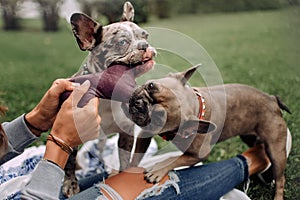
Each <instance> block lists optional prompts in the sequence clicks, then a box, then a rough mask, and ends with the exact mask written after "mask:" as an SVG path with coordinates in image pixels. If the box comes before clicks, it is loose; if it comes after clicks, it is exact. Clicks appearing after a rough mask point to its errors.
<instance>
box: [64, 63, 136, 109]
mask: <svg viewBox="0 0 300 200" xmlns="http://www.w3.org/2000/svg"><path fill="white" fill-rule="evenodd" d="M86 80H89V81H90V82H91V86H90V88H89V90H88V91H87V93H86V94H85V95H84V96H83V97H82V99H81V100H80V102H79V103H78V106H79V107H83V106H84V105H86V104H87V102H88V101H89V100H90V99H92V98H93V97H95V96H96V97H98V98H103V99H112V100H116V101H121V102H125V103H128V100H129V98H130V96H131V94H132V92H133V90H134V88H135V87H136V82H135V74H134V70H130V68H129V67H127V66H123V65H113V66H111V67H109V68H107V69H106V70H104V71H103V72H99V73H95V74H87V75H82V76H77V77H73V78H71V79H70V81H72V82H76V83H80V84H82V83H83V82H84V81H86ZM70 94H71V92H69V91H66V92H64V93H62V94H61V96H60V103H61V104H62V103H63V101H65V100H66V99H67V98H68V97H69V96H70Z"/></svg>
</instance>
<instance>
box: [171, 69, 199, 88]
mask: <svg viewBox="0 0 300 200" xmlns="http://www.w3.org/2000/svg"><path fill="white" fill-rule="evenodd" d="M201 65H202V64H198V65H195V66H193V67H191V68H189V69H187V70H186V71H184V72H179V73H175V74H174V73H170V74H169V76H172V77H175V78H177V79H179V80H180V82H181V83H182V85H185V84H186V83H187V82H188V80H189V79H190V78H191V76H192V75H193V74H194V72H195V71H196V69H197V68H198V67H200V66H201Z"/></svg>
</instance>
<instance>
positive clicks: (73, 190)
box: [62, 176, 80, 198]
mask: <svg viewBox="0 0 300 200" xmlns="http://www.w3.org/2000/svg"><path fill="white" fill-rule="evenodd" d="M79 192H80V188H79V185H78V181H77V178H76V177H75V176H74V178H69V179H65V180H64V183H63V186H62V193H63V194H64V195H65V196H66V197H67V198H70V197H71V196H73V195H75V194H77V193H79Z"/></svg>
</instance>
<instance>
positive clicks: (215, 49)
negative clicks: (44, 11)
mask: <svg viewBox="0 0 300 200" xmlns="http://www.w3.org/2000/svg"><path fill="white" fill-rule="evenodd" d="M95 2H96V1H95ZM104 2H105V1H104ZM112 2H114V3H116V2H118V3H119V4H120V7H119V8H118V9H116V10H117V12H120V10H122V7H121V6H122V4H123V1H116V2H115V1H112ZM184 2H185V3H184ZM197 2H198V3H197ZM224 2H226V3H224ZM254 2H256V3H254ZM270 2H272V3H270ZM0 3H1V1H0ZM83 3H84V1H83ZM85 3H86V2H85ZM108 3H109V2H108ZM193 3H194V4H193ZM195 3H196V4H195ZM119 4H118V5H119ZM82 5H83V4H82ZM107 5H109V4H107ZM115 5H117V4H115ZM133 5H134V6H135V9H136V12H140V13H139V15H137V17H138V16H142V15H143V12H141V11H144V12H145V13H146V20H145V19H143V18H142V17H141V19H139V17H138V18H137V19H138V20H139V22H140V25H141V26H142V27H163V28H169V29H172V30H176V31H179V32H181V33H184V34H186V35H188V36H189V37H191V38H193V39H194V40H195V41H197V42H198V43H199V44H201V45H202V46H203V47H204V48H205V49H206V51H207V52H208V54H209V55H210V56H211V57H212V59H213V60H214V62H215V63H216V65H217V67H218V69H219V71H220V73H221V75H222V78H223V81H224V83H244V84H248V85H251V86H254V87H256V88H258V89H260V90H263V91H265V92H267V93H270V94H274V95H279V96H280V97H281V98H282V100H283V101H284V102H285V104H287V105H288V107H289V108H290V110H291V111H292V115H289V114H287V113H285V112H284V113H283V116H284V118H285V120H286V121H287V124H288V127H289V128H290V130H291V133H292V136H293V148H292V152H291V154H290V156H289V159H288V165H287V169H286V173H285V174H286V186H285V198H286V199H290V200H292V199H300V167H299V165H300V147H299V145H300V127H299V124H300V114H299V110H300V102H299V100H300V89H299V87H300V7H299V6H298V5H299V1H296V0H294V1H292V0H290V1H284V0H276V1H275V0H274V1H267V0H265V1H247V0H236V1H234V0H227V1H216V0H208V1H193V0H189V1H180V2H179V1H176V2H175V1H168V0H162V1H155V0H152V1H151V0H148V1H142V2H141V1H137V0H136V1H133ZM86 6H88V5H86ZM160 6H162V8H160ZM163 6H165V7H163ZM115 7H116V6H115ZM115 7H114V8H115ZM104 8H106V9H108V8H110V7H107V6H106V7H105V6H104ZM104 8H103V7H102V8H99V10H98V11H102V15H101V13H99V15H97V16H96V18H97V19H98V21H102V22H108V21H111V20H109V18H108V16H107V15H104V13H105V12H104V11H103V9H104ZM138 8H140V10H138ZM85 9H86V12H89V10H88V8H85ZM101 9H102V10H101ZM163 11H164V12H163ZM2 12H3V11H2ZM116 16H117V14H116ZM2 18H3V17H2ZM112 19H114V18H112ZM145 21H146V22H145ZM18 24H19V25H20V28H18V29H17V31H5V30H3V29H2V30H0V80H1V81H0V91H1V94H0V98H1V104H2V105H5V106H7V107H8V108H9V111H8V112H7V114H6V116H5V117H4V118H1V121H4V120H6V121H7V120H8V121H9V120H12V119H14V118H15V117H17V116H19V115H21V114H22V113H25V112H28V111H30V109H32V108H33V107H34V106H35V105H36V104H37V103H38V102H39V100H40V99H41V97H42V96H43V94H44V93H45V92H46V90H47V89H48V88H49V87H50V85H51V83H52V82H53V81H54V80H55V79H57V78H65V77H69V76H71V75H72V74H74V73H75V72H76V71H77V70H78V69H79V67H80V66H81V64H82V62H83V61H84V58H85V57H86V55H87V52H82V51H80V50H79V48H78V46H77V44H76V41H75V39H74V37H73V35H72V33H71V30H70V25H69V24H68V22H67V21H66V20H65V19H63V18H59V20H58V26H57V29H56V30H47V31H46V32H45V31H44V30H45V28H44V26H43V21H42V20H41V19H39V18H33V19H20V18H18ZM0 26H1V27H4V22H1V23H0ZM150 37H151V36H150ZM156 60H157V61H158V62H160V63H162V62H164V63H168V64H169V65H171V66H174V67H176V69H177V70H183V69H186V68H187V66H186V65H183V66H182V65H180V64H178V63H176V59H175V60H174V59H172V58H171V56H169V55H165V54H163V53H160V54H159V55H158V56H157V58H156ZM191 85H199V83H198V82H197V80H196V79H192V80H191ZM270 134H271V133H270ZM41 143H43V139H42V140H41V141H40V142H37V143H35V144H37V145H38V144H41ZM164 145H165V143H164V142H161V141H160V147H162V146H164ZM245 149H246V147H245V145H244V144H243V143H242V142H241V141H240V140H239V139H238V138H233V139H230V140H228V141H226V142H223V143H220V144H218V145H217V146H216V147H215V148H214V149H213V152H212V155H211V156H210V158H209V162H210V161H217V160H221V159H226V158H230V157H233V156H235V155H236V154H238V153H241V152H242V151H244V150H245ZM273 192H274V187H273V186H272V185H271V184H270V185H261V184H259V183H258V182H256V181H252V183H251V184H250V188H249V191H248V194H249V196H250V197H251V198H252V199H261V200H265V199H272V195H273Z"/></svg>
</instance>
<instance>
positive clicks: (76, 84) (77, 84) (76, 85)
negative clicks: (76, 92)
mask: <svg viewBox="0 0 300 200" xmlns="http://www.w3.org/2000/svg"><path fill="white" fill-rule="evenodd" d="M72 86H74V87H78V86H80V83H74V82H73V83H72Z"/></svg>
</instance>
